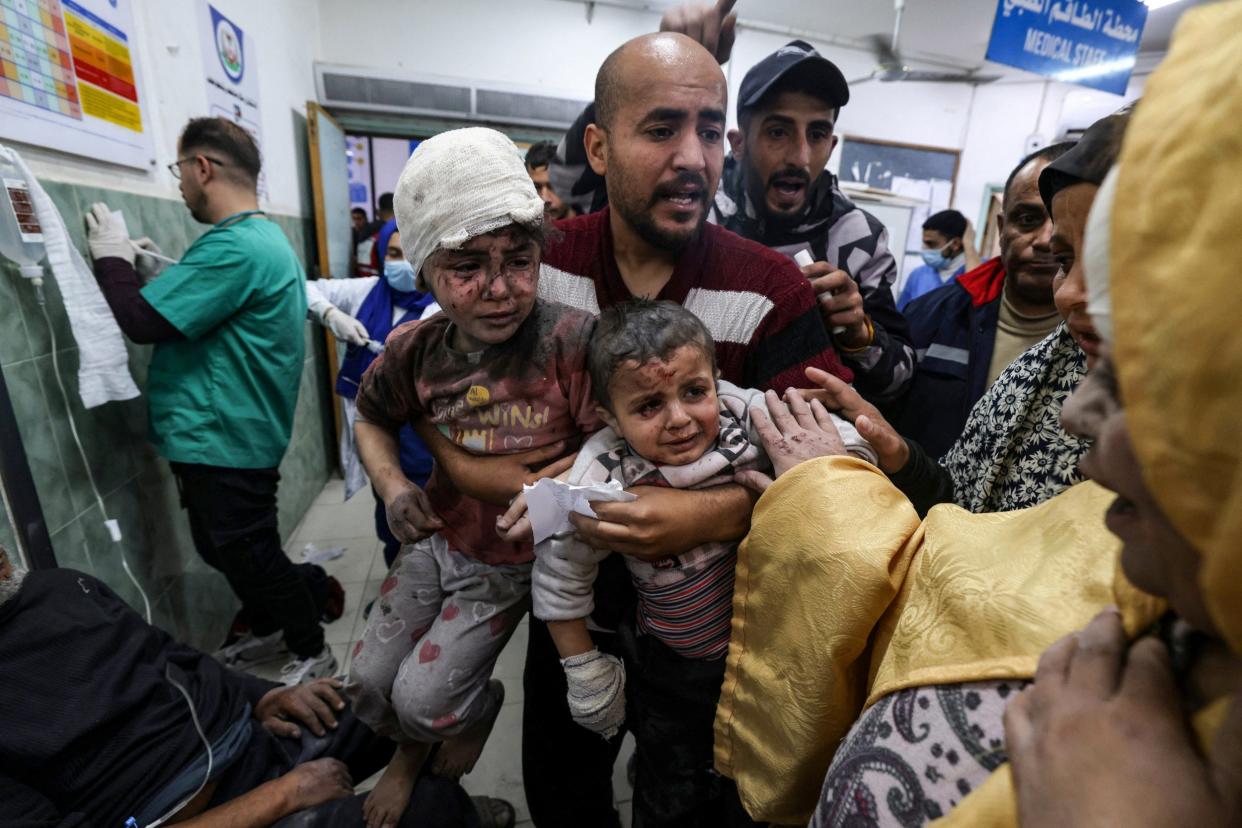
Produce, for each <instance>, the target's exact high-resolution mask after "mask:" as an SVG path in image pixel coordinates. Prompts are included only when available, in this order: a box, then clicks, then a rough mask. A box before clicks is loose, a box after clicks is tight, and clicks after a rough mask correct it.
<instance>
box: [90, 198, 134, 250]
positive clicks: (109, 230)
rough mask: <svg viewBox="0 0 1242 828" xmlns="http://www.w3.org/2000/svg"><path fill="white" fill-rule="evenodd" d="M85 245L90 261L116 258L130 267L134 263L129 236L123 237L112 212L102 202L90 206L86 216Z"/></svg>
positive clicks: (123, 233) (123, 232) (123, 234)
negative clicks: (88, 249) (88, 251)
mask: <svg viewBox="0 0 1242 828" xmlns="http://www.w3.org/2000/svg"><path fill="white" fill-rule="evenodd" d="M86 243H87V245H88V246H89V247H90V249H91V258H92V259H104V258H107V257H108V256H116V257H117V258H121V259H124V260H125V261H127V262H129V263H130V264H131V265H132V264H133V263H134V248H132V247H130V244H129V236H127V235H125V231H124V230H122V229H121V225H120V223H119V222H117V220H116V219H114V218H113V217H112V210H111V209H110V208H109V207H108V205H107V204H104V203H103V202H102V201H97V202H95V203H94V204H92V205H91V209H90V212H88V213H87V214H86Z"/></svg>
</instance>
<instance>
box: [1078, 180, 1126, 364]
mask: <svg viewBox="0 0 1242 828" xmlns="http://www.w3.org/2000/svg"><path fill="white" fill-rule="evenodd" d="M1117 169H1118V168H1117V167H1116V166H1114V167H1113V168H1112V169H1111V170H1109V171H1108V175H1106V176H1105V177H1104V183H1102V184H1101V185H1100V189H1099V192H1097V193H1096V194H1095V201H1094V202H1093V203H1092V205H1091V212H1090V213H1088V214H1087V230H1086V238H1085V240H1084V242H1083V248H1084V249H1083V258H1082V266H1083V273H1084V276H1085V279H1086V281H1087V313H1088V314H1090V316H1091V323H1092V324H1093V325H1095V329H1096V331H1098V332H1099V334H1100V337H1101V338H1102V339H1103V340H1104V341H1105V342H1112V341H1113V306H1112V300H1111V298H1110V295H1109V285H1110V284H1111V283H1112V267H1111V264H1110V261H1109V260H1110V256H1109V246H1110V245H1111V243H1112V235H1113V234H1112V229H1111V224H1112V218H1113V197H1114V196H1115V195H1116V193H1117Z"/></svg>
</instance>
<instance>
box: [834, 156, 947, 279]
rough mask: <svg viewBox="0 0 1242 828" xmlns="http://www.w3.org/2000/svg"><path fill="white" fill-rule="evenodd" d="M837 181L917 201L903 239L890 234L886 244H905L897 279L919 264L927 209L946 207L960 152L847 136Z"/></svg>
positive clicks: (892, 245) (891, 245) (895, 245)
mask: <svg viewBox="0 0 1242 828" xmlns="http://www.w3.org/2000/svg"><path fill="white" fill-rule="evenodd" d="M841 143H842V146H841V170H840V173H839V178H840V179H841V180H842V181H856V182H858V183H860V184H865V185H867V186H868V187H871V188H874V189H877V190H887V191H888V192H891V193H895V194H897V195H899V196H904V197H906V198H910V199H914V200H915V201H919V202H922V204H921V205H920V206H917V207H915V208H914V211H913V213H912V215H911V216H910V225H909V229H908V230H907V234H906V238H905V239H904V240H899V239H896V238H891V237H890V239H889V246H890V247H893V248H897V247H904V249H905V253H906V254H907V255H906V257H905V262H904V264H903V266H902V271H901V273H899V274H898V276H899V279H898V282H899V283H900V282H901V281H903V280H904V278H905V276H906V275H907V274H908V273H909V272H910V270H912V269H913V268H914V267H916V266H918V265H919V264H920V263H921V260H920V258H919V251H920V250H921V249H922V247H923V222H924V221H926V220H927V217H928V216H929V215H931V214H932V213H937V212H939V211H941V210H947V209H948V208H949V205H951V204H952V203H953V194H954V188H955V187H956V185H957V167H958V164H959V163H960V161H961V153H960V152H959V151H958V150H955V149H948V148H945V147H929V146H923V145H921V144H901V143H897V142H894V141H877V140H875V139H872V138H858V137H855V136H853V135H847V136H845V138H844V139H843V140H842V142H841Z"/></svg>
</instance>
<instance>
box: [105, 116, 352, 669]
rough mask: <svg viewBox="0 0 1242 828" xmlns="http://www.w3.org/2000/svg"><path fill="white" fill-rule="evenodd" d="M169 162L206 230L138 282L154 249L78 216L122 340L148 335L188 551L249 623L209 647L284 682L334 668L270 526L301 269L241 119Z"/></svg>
mask: <svg viewBox="0 0 1242 828" xmlns="http://www.w3.org/2000/svg"><path fill="white" fill-rule="evenodd" d="M169 168H170V169H171V170H172V172H173V175H174V176H175V177H177V178H178V179H180V181H181V195H182V197H183V198H184V199H185V203H186V206H187V207H189V209H190V212H191V214H192V215H193V216H194V218H195V219H196V220H197V221H200V222H202V223H204V224H211V225H212V227H211V229H210V230H208V231H207V232H206V233H205V234H203V235H202V236H201V237H200V238H199V239H198V240H197V241H195V242H194V243H193V244H192V245H191V246H190V248H189V250H187V251H186V252H185V255H184V256H183V257H182V258H181V261H180V262H179V263H177V264H175V265H172V266H170V267H168V268H166V269H164V270H163V271H162V272H160V273H159V278H158V279H154V280H152V281H149V282H148V281H147V279H146V278H144V276H146V275H150V274H151V272H152V270H153V268H152V267H151V265H152V263H153V262H154V261H155V260H154V259H153V258H151V257H149V256H148V255H146V254H145V251H146V250H150V249H151V247H152V246H151V243H150V242H149V241H148V240H140V241H137V242H131V241H130V240H129V239H128V238H127V237H126V235H125V233H124V231H123V228H122V227H121V225H120V224H119V223H118V222H117V221H115V220H114V219H113V218H112V215H111V212H110V211H109V210H108V208H107V206H106V205H102V204H97V205H95V206H94V207H92V209H91V212H90V213H89V214H88V215H87V226H88V242H89V244H90V248H91V255H92V257H93V258H94V262H95V275H96V278H97V279H98V281H99V284H100V287H101V288H102V290H103V292H104V295H105V297H106V298H107V300H108V304H109V306H110V307H111V308H112V312H113V314H114V315H115V316H116V319H117V322H118V323H119V324H120V326H121V329H122V330H123V331H124V332H125V334H126V335H127V336H129V338H130V339H132V340H134V341H135V342H140V343H154V344H155V351H154V355H153V356H152V358H151V365H150V370H149V374H148V380H147V398H148V404H149V407H150V437H151V441H152V442H153V443H154V444H155V448H156V450H157V451H158V452H159V453H160V454H161V455H162V456H163V457H165V458H167V459H168V461H169V463H170V464H171V466H172V470H173V473H174V474H175V475H176V477H177V482H178V487H179V489H180V491H181V502H182V505H183V506H184V507H185V509H186V511H187V512H188V513H189V518H190V528H191V531H192V534H193V537H194V545H195V547H196V548H197V549H198V552H199V554H200V555H202V557H203V559H204V560H205V561H207V563H208V564H210V565H211V566H213V567H214V568H216V569H218V570H219V571H221V572H222V573H224V575H225V577H227V578H228V580H229V583H230V584H231V585H232V587H233V591H234V592H236V593H237V596H238V598H240V599H241V601H242V620H244V622H246V624H248V626H249V632H248V633H247V634H245V635H243V636H242V637H240V638H239V639H238V640H236V641H234V642H232V643H231V644H229V645H228V646H226V647H225V648H224V649H222V650H221V651H220V652H219V653H218V656H219V657H220V658H221V659H222V660H223V661H225V662H226V663H227V664H229V665H231V666H237V667H246V666H250V665H253V664H257V663H261V662H263V661H272V660H275V659H276V658H280V657H281V656H282V655H283V654H284V653H285V652H286V648H287V651H288V652H289V653H290V654H291V658H290V661H289V663H288V664H287V665H286V666H285V668H284V669H283V671H282V677H283V679H284V680H285V681H286V683H289V684H296V683H299V682H302V681H306V680H309V679H312V678H317V677H319V676H325V675H332V674H333V673H334V672H335V670H336V661H335V659H334V658H333V657H332V652H331V650H330V649H329V648H328V647H327V646H326V645H325V643H324V634H323V628H322V627H321V626H320V618H321V615H322V613H323V611H324V605H325V602H326V600H327V595H328V592H329V585H328V583H327V581H328V579H327V578H326V577H325V576H324V574H323V571H322V570H321V569H319V568H317V567H309V566H305V565H300V566H295V565H294V564H293V563H291V562H290V560H289V559H288V557H286V555H285V553H284V550H283V549H282V548H281V543H280V535H279V533H278V531H277V522H276V487H277V483H278V482H279V480H280V475H279V473H278V472H277V466H279V465H280V459H281V457H282V456H283V455H284V453H285V448H286V447H287V446H288V444H289V434H290V431H291V430H292V427H293V411H294V406H295V404H296V402H297V397H298V383H299V380H300V379H301V375H302V361H303V358H304V353H303V352H304V345H303V323H304V321H305V319H306V295H305V291H304V289H303V287H302V282H303V280H304V278H305V277H304V274H303V271H302V266H301V264H300V263H299V261H298V259H297V256H296V255H295V254H294V252H293V249H292V248H291V247H290V246H289V242H288V240H287V239H286V238H285V235H284V233H283V232H282V231H281V229H280V227H279V226H277V225H276V224H275V223H274V222H272V221H269V220H268V218H267V216H266V215H265V214H264V213H263V211H261V210H260V209H259V205H258V197H257V195H256V184H257V181H258V177H259V168H260V159H259V150H258V147H257V146H256V145H255V142H254V140H253V139H252V138H251V137H250V135H249V134H248V133H247V132H246V131H245V130H243V129H242V128H241V127H239V126H237V125H236V124H234V123H232V122H231V121H228V120H226V119H224V118H197V119H194V120H192V121H190V122H189V124H187V125H186V127H185V130H184V131H183V132H182V134H181V139H180V141H179V142H178V153H177V160H176V161H174V162H173V163H172V164H170V165H169ZM135 248H138V250H137V252H138V254H139V255H138V259H137V268H135V252H136V250H135ZM144 282H146V284H145V287H144V286H143V283H144ZM337 588H338V589H339V587H337Z"/></svg>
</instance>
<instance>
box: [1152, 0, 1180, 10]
mask: <svg viewBox="0 0 1242 828" xmlns="http://www.w3.org/2000/svg"><path fill="white" fill-rule="evenodd" d="M1143 2H1144V3H1146V4H1147V8H1149V9H1162V8H1164V7H1165V6H1171V5H1173V4H1174V3H1180V2H1182V0H1143Z"/></svg>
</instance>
